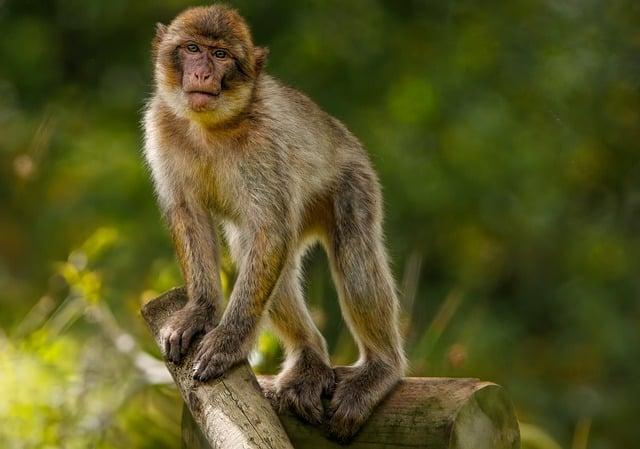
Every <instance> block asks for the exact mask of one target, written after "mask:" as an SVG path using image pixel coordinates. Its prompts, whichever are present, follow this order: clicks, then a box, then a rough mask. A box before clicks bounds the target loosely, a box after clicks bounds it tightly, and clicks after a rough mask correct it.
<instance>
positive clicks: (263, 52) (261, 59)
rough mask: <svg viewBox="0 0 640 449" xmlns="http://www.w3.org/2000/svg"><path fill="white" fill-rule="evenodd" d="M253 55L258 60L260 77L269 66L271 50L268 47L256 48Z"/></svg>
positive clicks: (257, 67) (257, 69) (257, 72)
mask: <svg viewBox="0 0 640 449" xmlns="http://www.w3.org/2000/svg"><path fill="white" fill-rule="evenodd" d="M253 55H254V57H255V60H256V75H258V74H259V73H260V72H261V71H262V69H263V68H264V66H265V65H266V64H267V56H268V55H269V49H268V48H267V47H255V48H254V49H253Z"/></svg>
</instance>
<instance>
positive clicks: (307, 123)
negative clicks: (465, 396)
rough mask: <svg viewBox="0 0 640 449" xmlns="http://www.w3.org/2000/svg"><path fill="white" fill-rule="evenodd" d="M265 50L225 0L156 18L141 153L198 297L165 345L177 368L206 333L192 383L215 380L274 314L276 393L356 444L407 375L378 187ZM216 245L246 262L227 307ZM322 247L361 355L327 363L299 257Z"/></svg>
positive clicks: (356, 151) (340, 133) (358, 155)
mask: <svg viewBox="0 0 640 449" xmlns="http://www.w3.org/2000/svg"><path fill="white" fill-rule="evenodd" d="M267 53H268V50H267V49H266V48H264V47H259V46H256V45H254V43H253V37H252V35H251V32H250V29H249V26H248V24H247V23H246V21H245V20H244V18H243V17H242V16H241V15H240V14H239V13H238V12H237V11H236V10H235V9H232V8H230V7H228V6H225V5H221V4H214V5H212V6H206V7H194V8H190V9H187V10H185V11H183V12H182V13H181V14H179V15H178V16H177V17H176V18H175V19H174V20H173V21H172V22H171V23H170V24H169V25H163V24H158V25H157V26H156V33H155V37H154V38H153V42H152V59H153V69H154V70H153V71H154V91H153V94H152V95H151V97H150V98H149V100H148V102H147V104H146V107H145V112H144V118H143V120H142V125H143V129H144V150H143V153H144V158H145V160H146V163H147V165H148V167H149V171H150V173H151V178H152V180H153V184H154V187H155V193H156V197H157V201H158V203H159V207H160V209H161V211H162V214H163V217H164V219H165V221H166V223H167V225H168V228H169V230H170V234H171V237H172V240H173V243H174V246H175V249H176V254H177V258H178V260H179V265H180V267H181V271H182V275H183V278H184V281H185V285H186V290H187V295H188V301H187V303H186V305H185V306H184V307H183V308H182V309H181V310H179V311H178V312H176V313H174V314H173V315H172V316H171V317H170V321H169V325H168V326H167V330H166V331H165V332H164V334H163V336H162V338H163V350H164V353H165V356H166V357H167V359H168V360H169V361H170V362H173V363H179V362H180V360H181V359H182V358H183V357H184V355H185V354H186V353H187V351H189V349H190V346H191V343H192V342H193V341H196V337H198V338H200V340H199V343H198V344H197V346H196V348H195V358H194V361H195V362H194V368H193V377H194V379H196V380H198V381H203V382H204V381H208V380H210V379H215V378H218V377H220V376H222V375H223V374H224V373H225V372H227V371H228V370H229V369H230V368H232V367H233V366H235V365H237V364H238V363H240V362H242V361H243V360H245V359H246V357H247V355H248V353H249V351H250V349H251V347H252V345H253V343H254V340H255V338H256V334H257V332H258V330H259V329H260V326H261V325H262V323H268V324H270V325H271V326H272V328H273V329H274V331H275V333H276V334H277V335H278V337H279V339H280V340H281V342H282V344H283V348H284V352H285V360H284V362H283V365H282V370H281V371H280V373H279V374H278V375H277V376H276V377H275V380H274V382H273V385H271V386H269V387H268V388H267V389H266V392H265V395H266V396H267V397H268V398H269V399H270V400H271V402H272V404H273V405H274V407H276V409H277V410H280V411H283V410H290V411H292V412H293V413H294V414H296V415H297V416H299V417H300V418H301V419H303V420H305V421H307V422H309V423H312V424H316V425H323V426H324V427H325V429H326V432H327V434H328V436H329V437H331V438H333V439H335V440H337V441H342V442H347V441H349V440H350V439H352V438H353V436H354V435H355V434H356V433H357V431H358V430H359V429H360V427H361V426H362V424H363V423H364V422H365V421H366V419H367V418H368V417H369V416H370V414H371V412H372V410H373V409H374V408H375V406H376V405H377V404H378V403H379V402H380V401H381V400H382V399H383V398H384V397H385V396H386V395H387V393H388V392H389V391H390V390H391V389H392V388H393V387H394V386H395V385H396V384H397V382H398V381H399V380H400V379H401V377H402V376H403V374H404V371H405V368H406V360H405V355H404V350H403V344H402V338H401V335H400V330H399V324H398V323H399V313H400V311H399V302H398V299H397V292H396V287H395V283H394V280H393V277H392V274H391V268H390V264H389V260H388V255H387V250H386V248H385V243H384V237H383V230H382V219H383V216H382V215H383V212H382V195H381V188H380V183H379V180H378V177H377V174H376V172H375V171H374V169H373V166H372V163H371V161H370V158H369V156H368V155H367V153H366V151H365V150H364V149H363V146H362V145H361V143H360V142H359V141H358V140H357V138H356V137H355V136H354V135H353V134H352V133H351V132H350V131H349V130H348V129H347V128H346V127H345V126H344V125H343V124H342V123H341V122H340V121H338V120H337V119H335V118H333V117H332V116H330V115H329V114H327V113H326V112H324V111H323V110H321V109H320V107H319V106H317V105H316V104H315V103H314V102H313V101H312V100H311V99H309V98H308V97H307V96H305V95H304V94H302V93H301V92H299V91H297V90H295V89H293V88H291V87H288V86H286V85H284V84H283V83H281V82H280V81H278V80H276V79H275V78H273V77H271V76H270V75H268V74H267V73H266V71H265V70H264V66H265V63H266V59H267ZM221 236H223V237H224V239H220V238H219V237H221ZM219 240H224V241H225V242H226V244H227V245H228V248H229V252H230V254H231V256H232V258H233V260H234V263H235V264H236V267H237V277H236V281H235V284H234V286H233V289H232V291H231V293H230V297H229V300H228V304H227V306H226V308H225V310H224V311H223V310H221V307H222V305H221V304H222V290H221V285H220V277H219V268H220V256H219V251H220V249H219V245H220V242H219ZM314 244H320V245H321V246H322V247H323V248H324V250H325V252H326V253H327V256H328V259H329V263H330V267H331V273H332V278H333V281H334V284H335V285H336V290H337V292H338V297H339V304H340V307H341V311H342V315H343V317H344V319H345V321H346V323H347V326H348V328H349V330H350V332H351V334H352V335H353V337H354V340H355V342H356V344H357V347H358V350H359V354H360V355H359V359H358V360H357V361H356V362H355V363H354V364H353V365H351V366H342V367H335V368H333V367H332V366H331V362H330V359H329V354H328V351H327V344H326V342H325V339H324V337H323V336H322V334H321V333H320V331H319V330H318V328H317V327H316V325H315V324H314V322H313V320H312V318H311V316H310V313H309V311H308V309H307V306H306V304H305V300H304V296H303V289H302V275H301V264H302V258H303V256H304V254H305V253H306V251H307V250H308V249H309V248H310V247H312V246H313V245H314ZM323 397H326V398H327V399H328V405H327V407H326V409H325V408H324V407H323V402H322V398H323Z"/></svg>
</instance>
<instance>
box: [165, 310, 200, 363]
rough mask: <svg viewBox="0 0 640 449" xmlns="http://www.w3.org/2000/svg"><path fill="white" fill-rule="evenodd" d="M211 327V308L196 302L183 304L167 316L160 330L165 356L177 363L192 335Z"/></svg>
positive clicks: (189, 343)
mask: <svg viewBox="0 0 640 449" xmlns="http://www.w3.org/2000/svg"><path fill="white" fill-rule="evenodd" d="M212 328H213V310H212V308H210V307H207V306H201V305H196V304H187V305H185V306H184V307H183V308H182V309H180V310H178V311H177V312H175V313H174V314H173V315H172V316H171V317H170V318H169V320H168V324H167V325H166V327H165V328H164V329H163V331H162V342H163V347H164V355H165V357H166V358H167V359H168V360H170V361H171V362H173V363H178V362H179V361H180V360H181V359H182V357H184V356H185V355H186V353H187V351H188V350H189V346H190V345H191V342H192V340H193V339H194V337H195V336H197V335H198V334H203V333H206V332H208V331H210V330H211V329H212Z"/></svg>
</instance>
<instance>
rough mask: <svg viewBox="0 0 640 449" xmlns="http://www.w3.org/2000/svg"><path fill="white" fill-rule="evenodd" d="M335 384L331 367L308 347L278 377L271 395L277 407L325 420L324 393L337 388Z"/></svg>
mask: <svg viewBox="0 0 640 449" xmlns="http://www.w3.org/2000/svg"><path fill="white" fill-rule="evenodd" d="M334 386H335V381H334V374H333V370H332V369H331V367H329V366H328V365H327V364H326V363H324V362H323V361H322V360H321V359H320V358H319V357H318V356H317V355H315V354H314V353H313V352H311V351H304V352H302V354H301V355H300V356H299V358H298V360H297V361H296V363H295V364H294V365H293V366H291V367H289V368H287V369H286V370H284V371H283V372H282V373H280V374H279V375H278V377H277V378H276V380H275V386H274V388H273V389H272V391H271V392H270V393H269V395H268V398H269V399H270V400H271V403H272V404H273V405H274V408H276V410H278V411H280V412H283V411H285V410H289V411H291V412H292V413H293V414H295V415H296V416H298V417H299V418H300V419H302V420H303V421H306V422H308V423H310V424H316V425H319V424H321V423H322V418H323V415H324V407H323V406H322V397H323V396H327V395H329V394H331V393H332V392H333V389H334Z"/></svg>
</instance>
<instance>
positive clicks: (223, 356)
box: [193, 328, 246, 382]
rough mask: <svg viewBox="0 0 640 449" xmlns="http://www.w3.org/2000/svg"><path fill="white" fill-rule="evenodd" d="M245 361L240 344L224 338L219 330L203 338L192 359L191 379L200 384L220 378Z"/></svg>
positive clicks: (214, 330)
mask: <svg viewBox="0 0 640 449" xmlns="http://www.w3.org/2000/svg"><path fill="white" fill-rule="evenodd" d="M244 359H246V354H245V353H244V352H243V351H242V350H241V349H240V344H239V343H238V342H237V341H236V340H235V339H232V338H226V337H225V335H224V333H223V332H221V331H220V328H216V329H213V330H212V331H210V332H209V333H208V334H207V335H205V336H204V338H203V339H202V342H200V347H199V349H198V352H197V354H196V356H195V358H194V364H193V378H194V379H196V380H199V381H202V382H205V381H207V380H209V379H216V378H218V377H221V376H222V375H223V374H224V373H226V372H227V371H229V369H230V368H232V367H233V366H235V365H237V364H238V363H240V362H242V361H243V360H244Z"/></svg>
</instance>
